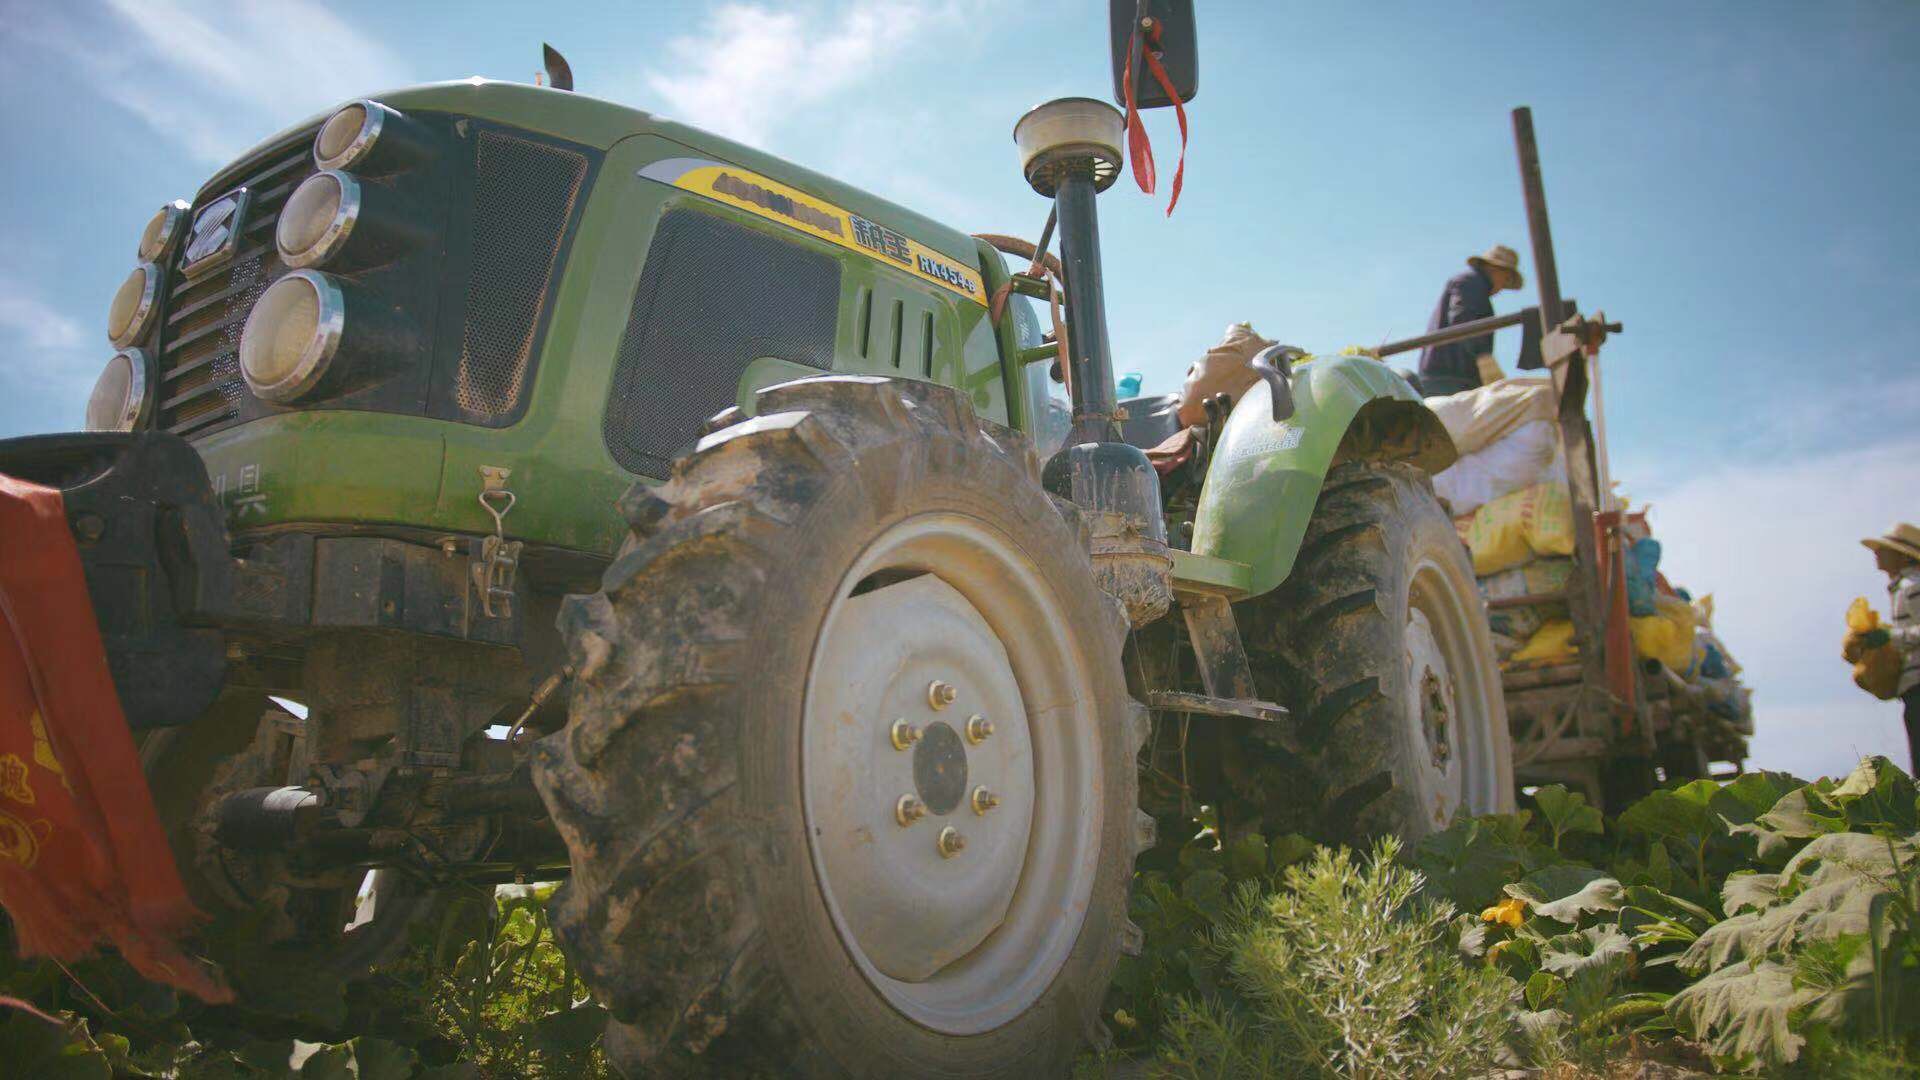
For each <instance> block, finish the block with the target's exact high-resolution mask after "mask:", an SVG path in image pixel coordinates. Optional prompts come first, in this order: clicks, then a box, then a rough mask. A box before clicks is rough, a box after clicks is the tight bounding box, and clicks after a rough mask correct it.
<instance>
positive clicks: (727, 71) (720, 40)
mask: <svg viewBox="0 0 1920 1080" xmlns="http://www.w3.org/2000/svg"><path fill="white" fill-rule="evenodd" d="M958 17H959V9H958V8H957V6H955V5H953V4H951V3H945V2H927V0H892V2H888V0H853V2H852V3H849V4H846V5H845V6H843V7H841V8H840V9H839V10H836V11H832V12H826V11H821V10H779V9H776V8H774V7H772V6H770V5H766V4H727V5H724V6H722V7H719V8H715V9H713V10H712V11H711V12H710V13H709V14H708V15H707V18H706V20H705V22H704V23H703V24H702V25H701V26H700V28H699V29H698V30H697V31H695V32H693V33H690V34H686V35H683V36H681V37H676V38H674V39H672V40H671V41H668V42H667V45H666V54H667V57H668V63H667V66H665V67H664V68H662V69H660V70H657V71H652V72H649V73H648V74H647V75H646V87H647V90H648V91H649V93H650V95H651V100H650V101H649V104H651V102H652V101H658V102H659V103H660V106H661V107H660V111H661V112H663V113H665V114H666V115H669V116H672V117H673V118H674V119H677V120H684V121H687V122H689V123H693V124H699V125H700V126H702V127H706V128H710V129H712V130H714V131H717V132H719V133H720V134H723V135H726V136H728V137H729V138H733V139H737V140H739V141H741V142H747V143H754V144H757V145H764V144H767V143H770V142H775V141H777V139H778V129H779V125H780V124H781V122H782V121H783V120H786V119H787V118H789V117H791V116H794V115H795V114H797V113H799V112H801V111H802V110H805V109H807V108H809V107H811V106H815V105H818V104H820V103H821V102H824V101H826V100H828V99H830V98H833V97H835V96H836V95H840V94H843V93H846V92H847V91H849V90H851V89H853V88H854V87H856V86H857V85H859V84H862V83H864V82H866V81H868V80H870V79H873V78H875V77H877V76H880V75H882V74H884V73H886V72H887V71H888V70H889V69H890V68H892V67H894V66H895V65H896V64H897V63H898V60H899V58H900V57H901V56H902V55H903V54H904V53H906V52H907V50H908V49H909V47H912V46H915V45H918V44H919V43H920V39H922V38H923V37H925V36H926V35H928V34H929V33H931V32H932V31H934V30H935V29H937V28H939V27H941V26H943V25H948V24H950V23H953V22H954V21H956V20H957V19H958Z"/></svg>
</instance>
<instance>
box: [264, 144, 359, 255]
mask: <svg viewBox="0 0 1920 1080" xmlns="http://www.w3.org/2000/svg"><path fill="white" fill-rule="evenodd" d="M322 179H325V180H332V181H333V182H334V183H336V184H338V185H339V188H340V199H339V202H338V204H336V205H335V207H334V210H333V220H332V221H330V222H328V223H327V227H326V228H325V229H324V230H322V231H321V233H320V238H319V239H318V240H316V241H314V242H313V243H312V244H311V245H309V246H308V247H307V248H306V249H305V250H302V251H288V250H287V244H286V239H285V237H284V235H283V233H284V232H285V230H286V227H287V225H288V224H289V223H291V222H292V221H293V220H294V218H293V215H292V214H291V213H289V212H288V210H289V209H290V208H291V207H292V205H293V201H294V200H295V199H297V198H299V197H300V191H301V189H302V188H305V187H306V186H307V185H308V184H312V183H315V182H317V181H320V180H322ZM360 206H361V194H360V181H359V180H357V179H355V178H354V176H353V175H352V174H351V173H347V172H343V171H341V170H339V169H322V170H320V171H319V172H317V173H314V174H313V175H312V176H309V177H307V178H306V179H305V180H302V181H300V184H299V186H297V187H295V188H294V189H293V193H292V194H291V195H288V196H287V205H286V207H284V208H282V210H281V213H280V223H279V224H278V225H276V226H274V230H273V246H274V247H275V248H276V249H277V250H278V251H279V252H280V261H282V262H284V263H286V264H287V265H288V266H290V267H293V268H294V269H296V270H301V269H306V268H308V267H312V266H317V265H319V264H320V263H323V262H326V261H327V260H328V259H330V258H332V257H333V256H334V255H335V254H337V253H338V252H339V251H340V249H341V248H343V247H345V246H346V243H347V238H348V237H349V236H351V235H353V227H354V225H355V224H356V223H357V222H358V221H359V220H360Z"/></svg>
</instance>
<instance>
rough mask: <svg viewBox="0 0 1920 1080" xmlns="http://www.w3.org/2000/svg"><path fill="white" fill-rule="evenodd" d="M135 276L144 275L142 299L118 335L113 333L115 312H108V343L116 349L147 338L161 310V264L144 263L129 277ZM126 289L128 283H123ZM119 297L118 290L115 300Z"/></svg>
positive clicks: (141, 288) (134, 269) (115, 293)
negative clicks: (154, 318)
mask: <svg viewBox="0 0 1920 1080" xmlns="http://www.w3.org/2000/svg"><path fill="white" fill-rule="evenodd" d="M134 274H141V275H143V278H142V282H141V286H140V299H139V301H138V303H137V304H136V305H135V306H134V309H133V314H132V315H131V316H129V317H128V319H127V325H126V326H125V328H123V329H122V330H121V331H120V332H119V333H118V334H115V333H114V332H113V325H112V322H113V310H112V308H111V307H109V308H108V310H107V317H108V318H107V321H108V325H107V341H108V342H109V343H111V344H112V345H113V347H114V348H116V349H124V348H126V347H127V346H129V345H132V344H133V343H134V342H136V341H139V340H140V339H141V338H143V337H145V336H146V335H147V331H148V330H151V329H153V317H154V315H155V314H156V313H157V312H158V311H159V309H160V264H158V263H155V262H143V263H141V264H139V265H138V266H135V267H134V268H133V270H132V272H131V273H129V274H128V275H127V276H128V277H132V276H133V275H134ZM126 287H127V286H126V282H124V281H122V282H121V283H120V288H121V289H124V288H126ZM119 297H120V294H119V290H117V289H116V290H115V291H114V299H115V300H118V299H119Z"/></svg>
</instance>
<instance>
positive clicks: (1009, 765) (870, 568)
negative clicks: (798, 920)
mask: <svg viewBox="0 0 1920 1080" xmlns="http://www.w3.org/2000/svg"><path fill="white" fill-rule="evenodd" d="M856 591H857V592H858V594H857V595H856ZM1067 627H1068V621H1067V618H1066V615H1065V612H1064V610H1063V608H1062V606H1061V604H1060V601H1059V598H1057V597H1056V596H1054V594H1053V591H1052V589H1051V588H1050V587H1049V586H1048V585H1047V583H1046V582H1045V581H1044V579H1042V578H1041V576H1040V574H1039V572H1038V570H1037V569H1036V567H1035V566H1034V565H1033V563H1032V561H1031V560H1030V559H1028V558H1027V557H1026V556H1025V555H1024V554H1023V553H1022V552H1020V550H1019V549H1018V548H1017V547H1016V546H1015V545H1014V544H1013V542H1012V541H1011V540H1010V539H1008V538H1007V537H1006V536H1005V535H1004V534H1002V533H1000V532H999V531H998V530H996V529H994V528H992V527H991V526H989V525H987V524H985V523H984V522H981V521H979V520H978V519H975V518H971V517H966V516H963V515H959V514H945V513H942V514H925V515H920V516H917V517H914V518H910V519H908V520H906V521H904V522H901V523H899V524H897V525H895V526H893V527H891V528H890V529H888V530H887V531H886V532H885V533H883V534H882V535H881V536H880V537H879V538H878V539H876V540H875V541H874V542H873V543H872V544H870V545H869V546H868V548H867V550H866V552H865V553H864V554H863V555H862V557H861V558H860V560H859V561H858V562H857V563H856V564H855V566H854V567H853V568H852V569H851V570H850V571H849V572H848V573H847V575H846V577H845V578H844V579H843V580H842V583H841V588H840V590H839V592H838V594H837V596H836V599H835V600H834V602H833V604H832V605H831V606H830V607H829V609H828V612H827V616H826V618H825V620H824V621H823V622H822V624H821V630H820V636H819V640H818V642H817V643H816V645H815V649H814V658H813V664H812V669H811V671H810V673H809V676H808V682H807V692H806V701H805V712H804V714H803V725H802V732H801V777H802V788H803V796H804V811H805V814H806V821H807V837H808V841H809V844H810V847H811V854H812V859H813V865H814V871H815V873H816V875H817V876H818V880H819V882H820V887H821V893H822V896H823V899H824V900H825V902H826V906H827V909H828V911H829V913H830V914H831V916H832V918H833V922H834V927H835V929H836V931H837V932H838V933H839V936H840V940H841V943H842V945H843V946H844V947H845V948H846V950H847V953H848V955H849V956H850V957H851V958H852V959H853V960H854V962H855V964H856V965H857V966H859V968H860V969H861V971H862V972H863V973H864V974H865V975H866V977H867V979H868V981H869V982H870V983H871V984H872V985H873V987H874V988H875V989H876V990H877V991H878V992H879V993H880V995H881V996H882V997H883V998H885V999H886V1000H887V1002H888V1003H889V1004H890V1005H891V1006H892V1007H893V1008H895V1009H897V1010H898V1011H899V1012H901V1013H903V1014H905V1015H906V1016H908V1017H909V1018H911V1019H912V1020H914V1021H915V1022H917V1023H919V1024H922V1025H924V1026H926V1027H928V1028H931V1029H933V1030H936V1031H940V1032H943V1033H947V1034H953V1035H971V1034H979V1033H981V1032H985V1031H990V1030H992V1029H994V1028H996V1027H999V1026H1001V1025H1002V1024H1005V1023H1007V1022H1008V1021H1010V1020H1012V1019H1014V1018H1015V1017H1017V1016H1019V1015H1020V1014H1021V1013H1022V1012H1024V1011H1026V1010H1027V1009H1028V1008H1029V1007H1031V1006H1032V1004H1033V1003H1034V1002H1035V1001H1036V1000H1038V999H1039V997H1040V996H1041V994H1043V993H1044V992H1045V991H1046V989H1047V987H1048V986H1049V985H1050V984H1051V983H1052V981H1053V979H1054V976H1055V975H1056V974H1057V973H1058V972H1059V970H1060V968H1061V967H1062V966H1063V965H1064V964H1065V962H1066V959H1067V957H1068V955H1069V954H1070V953H1071V952H1072V949H1073V945H1074V942H1075V940H1076V939H1077V938H1078V936H1079V931H1080V924H1081V922H1082V921H1083V920H1084V919H1085V916H1086V911H1087V902H1088V897H1089V896H1090V895H1091V893H1092V888H1093V881H1094V877H1095V874H1096V872H1097V870H1098V867H1099V856H1100V839H1101V825H1102V820H1103V817H1104V814H1103V813H1102V810H1103V807H1102V800H1103V785H1102V780H1101V774H1100V742H1101V740H1100V731H1099V727H1098V719H1099V718H1098V717H1097V715H1095V712H1096V710H1095V708H1094V704H1093V703H1094V702H1095V701H1096V700H1097V696H1096V694H1095V692H1094V689H1095V688H1094V687H1093V685H1092V683H1091V676H1090V670H1089V666H1088V664H1087V663H1086V661H1085V659H1084V657H1082V656H1081V655H1080V654H1079V649H1078V643H1077V642H1076V640H1075V639H1074V637H1072V636H1071V635H1070V634H1067V633H1063V632H1062V631H1063V630H1065V629H1066V628H1067ZM935 682H940V683H944V684H947V685H950V686H952V687H953V688H954V699H953V701H952V702H951V703H950V704H944V705H941V706H940V707H936V703H935V699H934V698H931V697H930V696H929V693H930V691H929V687H930V685H931V684H933V683H935ZM976 715H978V716H982V717H986V718H988V719H990V720H991V721H992V724H993V730H992V732H991V734H987V735H985V736H984V737H983V738H979V739H978V740H977V741H976V740H974V739H970V738H968V730H967V728H968V720H969V719H970V718H971V717H973V716H976ZM899 720H905V721H906V722H907V723H908V724H910V725H912V726H913V727H914V728H915V729H916V730H917V731H919V732H921V733H922V737H921V739H920V741H918V742H916V743H912V744H911V745H909V747H908V748H907V749H904V750H903V749H898V748H896V745H895V739H894V738H893V726H894V723H895V721H899ZM975 734H981V733H980V732H978V731H976V732H975ZM960 772H964V774H965V775H964V780H961V781H959V782H958V783H957V784H956V780H957V774H958V773H960ZM956 787H957V789H958V790H959V798H958V801H957V802H956V801H955V799H954V795H955V791H956ZM980 787H985V788H987V789H988V790H990V791H991V792H992V793H993V795H994V796H996V797H997V799H998V805H995V806H991V807H990V808H986V809H985V811H984V812H979V811H977V810H976V809H975V807H974V806H973V793H974V791H975V789H977V788H980ZM902 795H913V796H915V797H916V798H919V799H920V800H921V801H922V803H923V804H924V805H925V809H926V813H925V816H923V817H920V818H919V819H918V820H912V821H911V823H909V824H904V825H903V824H901V819H900V814H899V799H900V796H902ZM948 828H952V829H954V830H956V831H957V832H958V833H959V834H960V835H961V836H963V837H964V838H965V847H964V849H963V850H961V851H959V852H958V854H953V855H943V854H942V851H941V847H940V844H939V837H940V835H941V833H942V831H943V830H944V829H948Z"/></svg>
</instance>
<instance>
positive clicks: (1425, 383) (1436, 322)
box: [1419, 244, 1526, 397]
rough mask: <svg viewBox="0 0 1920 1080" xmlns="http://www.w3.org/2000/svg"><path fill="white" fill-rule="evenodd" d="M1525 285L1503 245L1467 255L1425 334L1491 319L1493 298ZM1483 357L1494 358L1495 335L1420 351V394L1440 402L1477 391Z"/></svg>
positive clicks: (1449, 281)
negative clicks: (1447, 396)
mask: <svg viewBox="0 0 1920 1080" xmlns="http://www.w3.org/2000/svg"><path fill="white" fill-rule="evenodd" d="M1525 284H1526V279H1525V278H1523V277H1521V276H1520V256H1518V255H1516V254H1514V250H1513V249H1512V248H1510V247H1508V246H1506V245H1505V244H1495V245H1493V246H1492V247H1490V248H1488V249H1487V251H1486V254H1484V255H1469V256H1467V269H1466V270H1465V271H1463V272H1461V273H1458V274H1455V275H1454V276H1453V277H1451V278H1448V279H1447V287H1446V288H1445V289H1443V290H1441V293H1440V303H1439V304H1437V305H1435V307H1434V309H1433V318H1431V319H1428V320H1427V330H1428V332H1429V333H1431V332H1432V331H1435V330H1444V329H1446V328H1447V327H1449V326H1458V325H1459V324H1461V323H1466V322H1472V321H1473V320H1475V319H1488V318H1492V317H1493V294H1494V293H1497V292H1501V291H1502V290H1505V289H1518V288H1520V287H1521V286H1523V285H1525ZM1482 357H1485V358H1486V359H1487V360H1488V361H1491V360H1492V359H1493V335H1492V334H1485V335H1483V336H1481V337H1472V338H1468V339H1466V340H1465V341H1452V342H1448V343H1447V344H1445V345H1429V346H1427V347H1426V348H1425V349H1422V350H1420V385H1419V389H1420V393H1421V394H1423V395H1424V396H1426V397H1438V396H1440V395H1442V394H1457V393H1460V392H1461V391H1462V390H1471V389H1473V388H1474V387H1476V386H1479V385H1480V383H1481V376H1480V372H1481V358H1482ZM1496 370H1497V368H1496Z"/></svg>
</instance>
